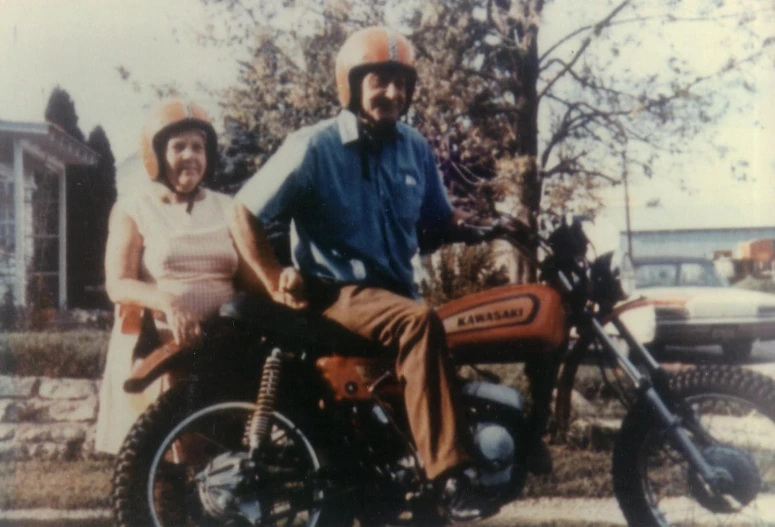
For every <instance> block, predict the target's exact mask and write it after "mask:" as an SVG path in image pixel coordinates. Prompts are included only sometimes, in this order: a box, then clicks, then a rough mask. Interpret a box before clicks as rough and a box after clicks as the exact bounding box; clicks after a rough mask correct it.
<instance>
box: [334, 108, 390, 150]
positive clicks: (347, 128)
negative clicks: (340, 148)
mask: <svg viewBox="0 0 775 527" xmlns="http://www.w3.org/2000/svg"><path fill="white" fill-rule="evenodd" d="M336 122H337V125H338V126H339V137H340V138H341V139H342V144H343V145H347V144H350V143H353V142H355V141H357V140H358V137H359V133H358V118H357V117H356V116H355V114H354V113H352V112H351V111H350V110H342V111H341V112H339V115H338V116H337V118H336ZM401 125H402V123H401V122H398V123H396V132H397V133H398V135H403V133H404V131H403V129H402V126H401Z"/></svg>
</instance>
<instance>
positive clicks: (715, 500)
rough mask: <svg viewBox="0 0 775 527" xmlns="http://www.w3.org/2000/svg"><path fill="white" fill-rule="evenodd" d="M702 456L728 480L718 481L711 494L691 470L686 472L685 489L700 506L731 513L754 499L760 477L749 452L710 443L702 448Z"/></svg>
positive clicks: (757, 491)
mask: <svg viewBox="0 0 775 527" xmlns="http://www.w3.org/2000/svg"><path fill="white" fill-rule="evenodd" d="M702 455H703V456H704V457H705V460H706V461H707V462H708V463H709V464H710V465H711V467H713V468H714V469H716V470H719V471H721V472H722V474H723V479H730V481H726V482H725V481H723V480H722V482H721V484H720V485H719V487H721V488H720V489H719V490H720V492H718V493H715V492H713V491H712V490H711V489H710V488H709V487H708V486H707V485H706V484H705V483H704V482H703V481H702V478H700V476H699V475H698V474H697V472H696V471H695V470H691V471H690V472H689V476H688V483H689V489H690V490H691V493H692V495H693V496H694V498H695V499H696V500H697V501H698V502H699V503H700V504H701V505H702V506H703V507H705V508H706V509H708V510H710V511H712V512H715V513H732V512H736V511H738V510H740V509H742V508H743V507H745V506H746V505H748V504H749V503H750V502H751V501H753V500H754V498H756V495H757V494H758V493H759V490H760V488H761V485H762V479H761V475H760V474H759V469H758V468H757V467H756V464H755V463H754V460H753V458H752V457H751V456H750V454H748V453H747V452H744V451H743V450H740V449H737V448H732V447H729V446H721V445H713V446H709V447H707V448H705V449H704V450H703V452H702ZM726 476H729V478H727V477H726ZM730 498H731V499H730ZM732 500H734V501H732Z"/></svg>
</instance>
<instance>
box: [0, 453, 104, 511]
mask: <svg viewBox="0 0 775 527" xmlns="http://www.w3.org/2000/svg"><path fill="white" fill-rule="evenodd" d="M112 473H113V460H112V459H111V460H108V459H100V460H88V461H25V462H6V463H0V509H3V510H9V509H34V508H47V509H64V510H74V509H88V508H102V507H107V506H108V495H109V493H110V478H111V477H112Z"/></svg>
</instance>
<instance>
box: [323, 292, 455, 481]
mask: <svg viewBox="0 0 775 527" xmlns="http://www.w3.org/2000/svg"><path fill="white" fill-rule="evenodd" d="M322 315H323V316H324V317H325V318H327V319H329V320H332V321H334V322H336V323H338V324H339V325H341V326H343V327H345V328H346V329H348V330H349V331H352V332H353V333H355V334H357V335H360V336H361V337H364V338H366V339H368V340H370V341H372V342H375V343H378V344H380V345H381V346H383V347H384V348H385V349H386V352H387V353H395V354H396V357H397V359H396V374H397V375H398V378H399V380H401V381H402V382H403V383H404V400H405V403H406V410H407V415H408V419H409V426H410V428H411V431H412V435H413V437H414V441H415V444H416V446H417V450H418V453H419V455H420V459H421V460H422V462H423V464H424V465H425V473H426V475H427V476H428V478H429V479H434V478H436V477H437V476H439V475H441V474H443V473H444V472H446V471H448V470H449V469H452V468H454V467H457V466H460V465H462V464H463V463H465V462H467V461H468V459H469V458H468V455H467V454H466V452H465V449H464V448H463V446H462V444H461V441H460V431H461V430H462V428H461V425H460V419H461V416H460V414H459V413H458V408H457V406H458V405H457V403H456V399H457V394H455V393H453V391H452V390H453V389H456V388H455V387H454V386H453V385H454V382H455V381H454V372H453V370H452V367H451V363H450V359H449V355H448V352H447V343H446V336H445V334H444V326H443V325H442V323H441V320H440V319H439V318H438V315H436V313H435V312H434V311H433V310H432V309H431V308H429V307H428V306H427V305H425V304H423V303H420V302H417V301H415V300H412V299H409V298H406V297H403V296H400V295H397V294H394V293H392V292H390V291H387V290H384V289H379V288H374V287H364V286H358V285H347V286H343V287H341V288H339V290H338V296H337V298H336V299H335V300H333V302H332V303H330V304H327V307H325V308H324V309H323V310H322Z"/></svg>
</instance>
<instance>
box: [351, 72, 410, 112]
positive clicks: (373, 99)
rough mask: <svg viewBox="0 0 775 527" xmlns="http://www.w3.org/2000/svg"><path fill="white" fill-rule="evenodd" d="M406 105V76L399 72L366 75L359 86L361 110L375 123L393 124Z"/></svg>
mask: <svg viewBox="0 0 775 527" xmlns="http://www.w3.org/2000/svg"><path fill="white" fill-rule="evenodd" d="M405 105H406V74H405V73H404V72H402V71H400V70H378V71H372V72H369V73H367V74H366V75H365V76H364V77H363V83H362V85H361V108H362V109H363V113H364V114H365V115H366V116H368V117H370V118H371V119H372V120H373V121H374V122H376V123H380V122H382V123H384V122H395V121H397V120H398V118H399V117H400V116H401V112H402V111H403V110H404V106H405Z"/></svg>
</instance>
